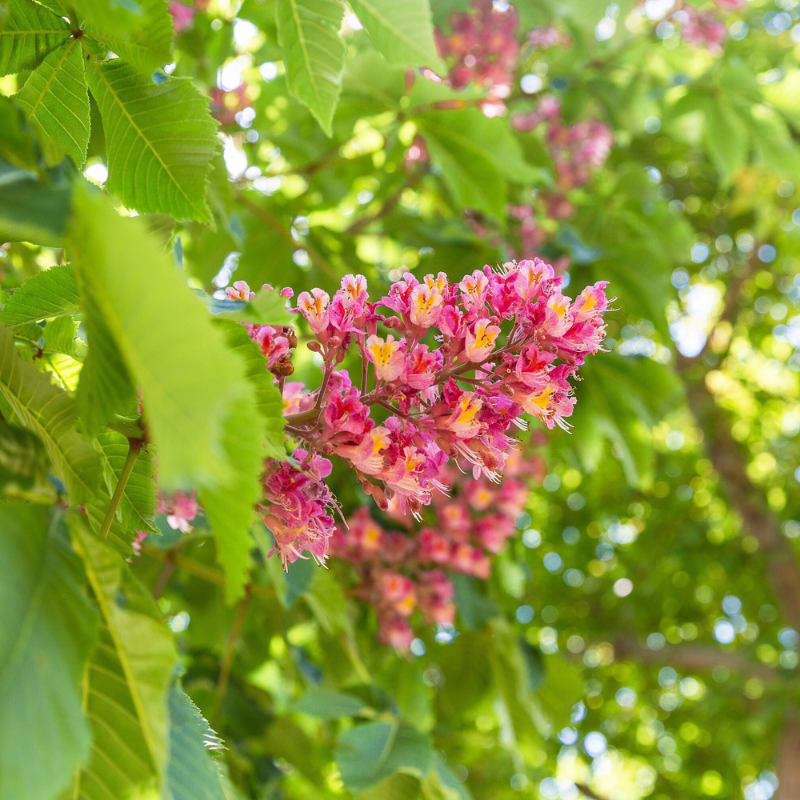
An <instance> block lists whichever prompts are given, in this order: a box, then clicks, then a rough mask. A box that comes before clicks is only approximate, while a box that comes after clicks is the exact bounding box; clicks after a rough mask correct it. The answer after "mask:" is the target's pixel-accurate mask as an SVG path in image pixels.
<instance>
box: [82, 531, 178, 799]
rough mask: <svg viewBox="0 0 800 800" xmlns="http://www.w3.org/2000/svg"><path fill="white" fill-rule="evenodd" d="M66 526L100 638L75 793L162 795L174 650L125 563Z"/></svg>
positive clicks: (90, 671) (87, 687) (87, 684)
mask: <svg viewBox="0 0 800 800" xmlns="http://www.w3.org/2000/svg"><path fill="white" fill-rule="evenodd" d="M70 524H71V527H72V532H73V537H74V541H75V545H76V547H77V548H78V550H79V551H80V553H81V555H82V556H83V561H84V565H85V567H86V575H87V577H88V579H89V585H90V586H91V589H92V595H93V597H94V599H95V602H96V603H97V606H98V608H99V609H100V615H101V618H102V622H101V625H100V637H99V640H98V643H97V646H96V647H95V649H94V652H93V654H92V656H91V658H90V659H89V661H88V662H87V666H86V671H85V674H84V679H83V681H84V685H83V693H84V696H85V698H86V701H85V702H86V711H87V715H88V717H89V719H90V720H91V723H92V738H93V749H92V758H91V759H90V761H89V763H88V764H87V765H86V766H85V767H84V768H83V769H81V770H79V771H78V772H77V774H76V775H75V779H74V781H75V783H74V793H75V795H82V796H86V797H89V798H92V800H94V798H98V800H99V798H102V797H103V796H107V794H108V793H109V792H111V794H112V796H115V797H125V796H130V794H131V793H132V792H141V793H144V792H145V791H154V790H155V791H159V790H160V787H161V786H162V784H163V782H164V780H165V773H166V760H167V743H168V739H169V710H168V709H169V707H168V695H169V687H170V684H171V682H172V680H173V676H174V669H175V658H176V655H175V645H174V643H173V641H172V637H171V635H170V632H169V630H168V628H167V627H166V625H165V624H164V622H163V620H162V619H161V614H160V613H159V610H158V607H157V606H156V604H155V603H154V602H153V599H152V597H151V596H150V593H149V592H148V591H147V590H146V589H145V588H144V587H143V586H142V585H141V584H140V583H139V582H138V581H137V580H136V579H135V578H134V577H133V575H131V572H130V570H129V568H128V566H127V564H126V563H125V561H124V559H123V558H122V557H121V556H119V555H118V554H117V553H115V552H114V551H113V550H112V549H111V548H110V547H109V546H108V545H106V544H105V543H103V542H101V541H100V540H99V539H97V538H96V537H95V536H94V535H93V534H92V533H91V532H90V530H89V529H88V526H87V525H86V523H85V522H84V521H83V519H81V518H79V517H73V518H72V520H71V523H70Z"/></svg>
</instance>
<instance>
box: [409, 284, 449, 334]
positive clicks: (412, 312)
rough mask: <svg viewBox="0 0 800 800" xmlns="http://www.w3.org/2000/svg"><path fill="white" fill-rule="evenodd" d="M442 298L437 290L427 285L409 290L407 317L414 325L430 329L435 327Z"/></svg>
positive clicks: (420, 285) (442, 303)
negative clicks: (432, 326)
mask: <svg viewBox="0 0 800 800" xmlns="http://www.w3.org/2000/svg"><path fill="white" fill-rule="evenodd" d="M443 305H444V298H443V297H442V295H441V294H440V293H439V292H438V290H437V289H435V288H431V287H430V286H428V285H427V284H419V285H418V286H415V287H414V288H413V289H412V290H411V297H410V301H409V317H410V318H411V322H412V323H413V324H414V325H418V326H419V327H421V328H430V327H431V325H435V324H436V322H437V320H438V319H439V315H440V314H441V313H442V306H443Z"/></svg>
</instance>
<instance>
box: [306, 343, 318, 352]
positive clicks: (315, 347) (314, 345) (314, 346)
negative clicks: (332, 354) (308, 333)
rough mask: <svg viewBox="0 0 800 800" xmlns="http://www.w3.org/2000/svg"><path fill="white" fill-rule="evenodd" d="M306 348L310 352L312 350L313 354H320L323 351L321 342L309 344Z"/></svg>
mask: <svg viewBox="0 0 800 800" xmlns="http://www.w3.org/2000/svg"><path fill="white" fill-rule="evenodd" d="M306 347H307V348H308V349H309V350H310V351H311V352H312V353H319V352H321V351H322V345H321V344H320V343H319V342H309V343H308V344H307V345H306Z"/></svg>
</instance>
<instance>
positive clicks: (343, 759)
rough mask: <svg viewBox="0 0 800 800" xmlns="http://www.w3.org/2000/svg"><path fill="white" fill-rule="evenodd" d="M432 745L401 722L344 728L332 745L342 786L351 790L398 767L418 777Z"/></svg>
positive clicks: (425, 767) (428, 761)
mask: <svg viewBox="0 0 800 800" xmlns="http://www.w3.org/2000/svg"><path fill="white" fill-rule="evenodd" d="M432 758H433V748H432V747H431V743H430V740H429V739H428V737H427V736H425V734H422V733H420V732H419V731H418V730H416V729H415V728H413V727H411V726H410V725H408V724H407V723H405V722H397V721H392V722H385V721H382V722H368V723H366V724H365V725H357V726H355V727H354V728H350V730H348V731H346V732H345V733H344V734H343V735H342V736H341V737H340V738H339V744H338V747H337V748H336V763H337V765H338V767H339V771H340V773H341V776H342V781H344V784H345V786H346V787H347V788H348V789H351V790H352V791H354V792H361V791H363V790H364V789H369V787H370V786H374V785H375V784H376V783H380V781H382V780H384V779H385V778H388V777H390V776H391V775H393V774H394V773H395V772H398V771H402V772H404V773H406V774H409V775H414V776H416V777H418V778H422V777H423V776H424V775H426V774H427V772H428V770H429V768H430V764H431V759H432Z"/></svg>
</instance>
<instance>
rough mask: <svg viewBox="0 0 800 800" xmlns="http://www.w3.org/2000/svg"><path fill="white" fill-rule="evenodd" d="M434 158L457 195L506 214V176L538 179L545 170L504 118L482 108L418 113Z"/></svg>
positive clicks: (462, 201)
mask: <svg viewBox="0 0 800 800" xmlns="http://www.w3.org/2000/svg"><path fill="white" fill-rule="evenodd" d="M418 121H419V124H420V130H421V132H422V134H423V136H424V137H425V141H426V143H427V145H428V148H429V150H430V153H431V158H432V160H433V162H434V163H435V164H438V165H439V166H440V167H441V170H442V178H443V179H444V182H445V184H446V185H447V187H448V189H449V190H450V192H451V194H452V196H453V199H454V200H455V201H456V203H458V205H459V206H461V207H462V208H474V209H477V210H478V211H484V212H486V213H487V214H493V215H494V216H497V217H502V216H503V214H504V213H505V204H506V180H510V181H514V182H516V183H526V182H528V183H532V182H537V181H540V180H541V171H540V170H538V169H535V168H534V167H532V166H530V165H529V164H528V163H526V161H525V159H524V158H523V156H522V149H521V147H520V145H519V142H518V141H517V139H516V138H515V137H514V134H513V133H512V132H511V131H510V129H509V127H508V124H507V123H506V122H505V121H504V120H502V119H489V118H487V117H485V116H484V115H483V114H482V113H481V112H480V111H479V110H478V109H476V108H467V109H463V110H460V111H437V112H436V113H435V114H424V115H422V116H420V117H419V118H418Z"/></svg>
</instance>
